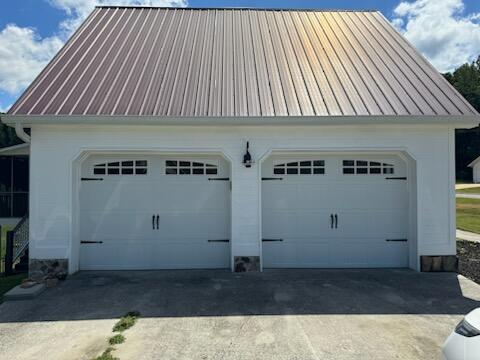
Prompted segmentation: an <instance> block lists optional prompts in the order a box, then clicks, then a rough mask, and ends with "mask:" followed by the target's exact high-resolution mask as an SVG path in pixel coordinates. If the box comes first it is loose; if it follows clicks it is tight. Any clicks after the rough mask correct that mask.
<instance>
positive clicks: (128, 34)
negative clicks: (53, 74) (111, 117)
mask: <svg viewBox="0 0 480 360" xmlns="http://www.w3.org/2000/svg"><path fill="white" fill-rule="evenodd" d="M141 15H142V13H141V12H139V11H137V12H135V14H133V16H132V17H131V18H130V19H129V24H127V26H126V27H125V35H124V36H123V37H122V38H121V39H119V40H120V43H119V47H118V49H116V50H117V51H116V52H115V54H114V57H113V58H112V59H111V60H110V61H109V63H108V64H107V65H108V66H107V68H106V69H105V71H104V72H103V73H100V74H99V75H100V76H99V80H100V82H99V84H98V85H97V86H96V87H92V91H93V93H86V96H85V98H86V100H87V101H88V102H87V105H86V107H85V110H84V114H89V115H97V114H106V113H102V112H101V111H102V107H103V106H104V104H105V103H106V102H107V101H108V100H109V99H110V93H111V92H112V91H113V90H114V85H115V84H116V80H117V78H118V76H119V75H120V69H122V67H123V64H124V62H125V60H126V58H127V54H128V52H129V50H130V48H131V46H132V43H133V40H134V39H135V34H136V32H138V29H139V26H140V24H141V21H140V20H141Z"/></svg>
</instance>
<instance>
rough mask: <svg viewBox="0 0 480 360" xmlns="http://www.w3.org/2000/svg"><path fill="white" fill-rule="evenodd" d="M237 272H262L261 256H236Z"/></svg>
mask: <svg viewBox="0 0 480 360" xmlns="http://www.w3.org/2000/svg"><path fill="white" fill-rule="evenodd" d="M234 269H235V272H251V271H260V256H235V267H234Z"/></svg>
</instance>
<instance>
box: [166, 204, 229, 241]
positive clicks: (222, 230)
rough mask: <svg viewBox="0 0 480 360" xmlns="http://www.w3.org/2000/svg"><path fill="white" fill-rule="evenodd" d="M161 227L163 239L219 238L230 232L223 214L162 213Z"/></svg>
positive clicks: (206, 212) (205, 212)
mask: <svg viewBox="0 0 480 360" xmlns="http://www.w3.org/2000/svg"><path fill="white" fill-rule="evenodd" d="M159 226H160V228H161V229H162V232H161V236H162V237H171V236H173V235H174V234H177V235H176V236H177V237H181V238H182V237H183V238H188V237H195V236H197V237H207V238H208V237H212V236H213V237H215V236H216V237H219V236H222V235H223V236H225V234H227V233H228V231H229V223H227V222H226V221H225V214H224V213H221V212H209V211H207V210H205V211H203V212H185V211H184V212H176V213H165V212H163V213H161V214H160V221H159Z"/></svg>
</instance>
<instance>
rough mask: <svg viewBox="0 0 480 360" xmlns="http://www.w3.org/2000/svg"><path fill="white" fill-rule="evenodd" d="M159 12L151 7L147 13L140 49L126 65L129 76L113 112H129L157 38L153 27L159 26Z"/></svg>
mask: <svg viewBox="0 0 480 360" xmlns="http://www.w3.org/2000/svg"><path fill="white" fill-rule="evenodd" d="M159 14H160V12H159V11H158V10H152V9H150V11H149V12H148V14H147V20H146V24H145V27H144V29H143V31H142V34H140V37H139V39H138V43H139V44H138V47H137V50H138V51H137V50H135V49H134V50H133V52H132V55H134V56H132V58H133V59H132V60H133V63H129V64H127V65H126V67H125V68H126V70H128V76H127V78H126V80H125V83H124V85H123V87H122V90H121V92H120V95H119V96H118V97H117V99H116V101H115V105H114V107H113V110H112V113H113V114H117V115H122V114H126V113H127V109H128V105H129V101H130V99H131V98H132V97H133V94H134V92H135V89H136V87H137V84H138V80H139V77H140V74H141V72H142V70H143V68H144V67H145V63H146V61H147V59H148V49H151V48H152V45H153V42H154V40H155V32H154V31H153V29H155V28H157V27H156V26H155V24H156V22H157V21H158V17H159Z"/></svg>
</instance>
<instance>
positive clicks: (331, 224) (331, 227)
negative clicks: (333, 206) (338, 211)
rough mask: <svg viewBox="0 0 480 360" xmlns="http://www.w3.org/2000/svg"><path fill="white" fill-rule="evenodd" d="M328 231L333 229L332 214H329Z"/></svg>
mask: <svg viewBox="0 0 480 360" xmlns="http://www.w3.org/2000/svg"><path fill="white" fill-rule="evenodd" d="M330 229H333V214H330Z"/></svg>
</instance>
